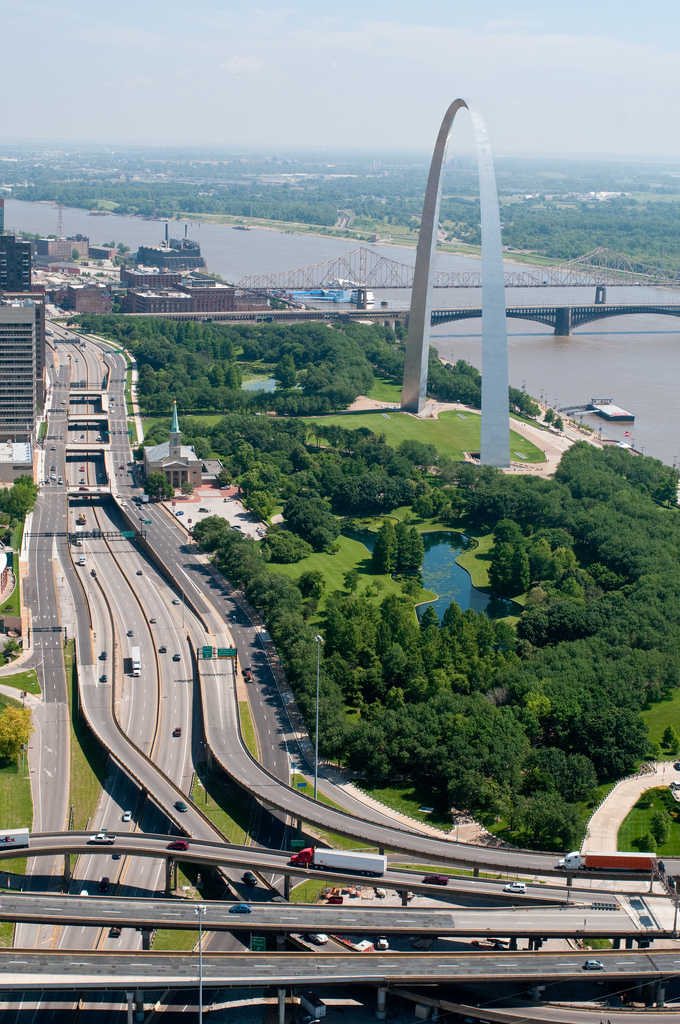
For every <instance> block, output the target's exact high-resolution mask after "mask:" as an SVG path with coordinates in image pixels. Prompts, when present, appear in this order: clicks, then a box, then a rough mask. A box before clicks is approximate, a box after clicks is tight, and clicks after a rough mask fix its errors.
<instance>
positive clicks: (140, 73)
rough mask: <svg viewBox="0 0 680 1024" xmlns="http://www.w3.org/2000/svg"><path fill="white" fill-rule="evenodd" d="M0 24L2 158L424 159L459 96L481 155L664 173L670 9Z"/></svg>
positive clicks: (178, 16)
mask: <svg viewBox="0 0 680 1024" xmlns="http://www.w3.org/2000/svg"><path fill="white" fill-rule="evenodd" d="M0 18H1V19H2V20H1V22H0V23H1V24H2V37H3V43H2V80H3V83H4V87H5V90H6V89H7V87H8V83H14V85H15V87H16V90H15V92H14V98H15V101H14V102H11V101H8V93H7V92H6V91H5V102H3V104H2V107H3V113H2V119H1V121H0V125H1V128H0V131H1V134H2V137H4V138H5V139H7V140H11V141H21V140H35V139H50V140H54V141H55V142H56V143H66V142H68V141H70V140H80V141H82V142H86V141H92V142H105V141H112V142H150V143H154V142H177V143H181V142H188V143H218V144H220V145H225V146H227V147H228V148H234V149H249V150H253V149H255V150H257V151H258V152H262V153H263V154H266V153H268V152H269V151H279V152H281V151H285V150H287V149H291V150H292V149H295V148H300V147H304V148H310V147H314V148H318V147H319V146H329V147H332V148H333V149H336V150H337V149H339V148H345V147H351V148H358V149H367V148H369V149H373V148H374V149H375V150H376V152H378V151H380V150H383V149H392V150H394V149H406V148H413V149H418V150H430V149H431V148H432V145H433V142H434V138H435V135H436V132H437V128H438V124H439V122H440V120H441V117H442V115H443V113H444V111H445V110H446V107H447V106H448V104H449V102H450V101H451V100H452V99H455V97H457V96H461V95H462V96H466V97H470V98H472V99H474V100H475V102H476V103H477V105H478V106H479V107H480V109H481V110H482V113H483V115H484V116H485V118H486V121H487V125H488V128H489V133H490V136H491V142H492V146H493V148H494V150H495V152H496V153H503V152H506V153H509V152H518V153H534V152H559V153H565V152H573V153H579V154H603V155H612V154H616V155H618V154H626V155H633V156H636V155H638V156H646V155H662V156H664V155H665V156H673V157H680V134H679V132H678V123H679V116H678V111H679V110H680V102H679V101H680V31H679V29H680V3H679V2H678V0H656V2H655V3H653V4H640V3H638V2H635V3H633V2H632V0H568V2H561V3H557V2H555V0H540V2H539V0H514V2H508V0H466V2H465V3H463V2H461V0H420V2H419V0H368V2H366V0H343V2H342V3H338V2H336V3H320V2H319V0H313V2H312V0H301V2H298V3H295V2H291V3H286V0H281V2H280V3H277V2H273V0H260V2H259V3H258V2H257V0H255V2H254V3H253V5H252V6H248V5H247V4H246V3H244V2H242V0H240V2H238V3H236V2H234V0H224V2H221V0H115V3H103V2H101V0H60V2H59V3H54V2H52V0H50V2H49V3H40V2H33V0H0ZM458 138H459V140H460V145H461V146H462V145H464V146H465V148H468V147H469V137H468V133H467V130H460V129H459V130H458ZM456 146H457V143H456V139H455V137H454V140H453V143H452V150H455V148H456Z"/></svg>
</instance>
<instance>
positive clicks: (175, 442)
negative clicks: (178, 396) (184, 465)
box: [170, 402, 182, 455]
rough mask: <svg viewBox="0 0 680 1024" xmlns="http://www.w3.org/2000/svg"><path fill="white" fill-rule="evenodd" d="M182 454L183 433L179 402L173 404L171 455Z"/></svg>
mask: <svg viewBox="0 0 680 1024" xmlns="http://www.w3.org/2000/svg"><path fill="white" fill-rule="evenodd" d="M181 453H182V432H181V430H180V429H179V416H178V415H177V402H173V403H172V423H171V425H170V455H181Z"/></svg>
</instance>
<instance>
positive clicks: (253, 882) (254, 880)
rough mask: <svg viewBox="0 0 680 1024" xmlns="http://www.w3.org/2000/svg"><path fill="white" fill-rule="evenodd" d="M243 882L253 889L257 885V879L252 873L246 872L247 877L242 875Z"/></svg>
mask: <svg viewBox="0 0 680 1024" xmlns="http://www.w3.org/2000/svg"><path fill="white" fill-rule="evenodd" d="M241 881H242V882H243V884H244V885H249V886H250V887H251V888H254V887H255V886H256V885H257V878H256V877H255V875H254V874H253V873H252V871H246V873H245V875H241Z"/></svg>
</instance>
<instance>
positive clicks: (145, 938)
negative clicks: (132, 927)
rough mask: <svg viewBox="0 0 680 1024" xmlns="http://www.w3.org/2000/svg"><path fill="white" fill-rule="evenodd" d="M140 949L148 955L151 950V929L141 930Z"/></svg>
mask: <svg viewBox="0 0 680 1024" xmlns="http://www.w3.org/2000/svg"><path fill="white" fill-rule="evenodd" d="M142 949H143V950H144V952H145V953H148V952H149V950H150V949H151V929H150V928H142Z"/></svg>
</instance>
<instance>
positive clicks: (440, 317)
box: [431, 302, 680, 337]
mask: <svg viewBox="0 0 680 1024" xmlns="http://www.w3.org/2000/svg"><path fill="white" fill-rule="evenodd" d="M641 313H646V314H649V313H651V314H654V315H656V316H680V303H674V302H671V303H666V304H651V303H617V304H612V305H603V304H602V303H592V304H588V305H580V306H507V307H506V310H505V315H506V317H507V318H508V319H510V320H533V321H535V322H536V323H539V324H547V326H548V327H553V328H554V330H555V334H556V335H557V336H558V337H568V336H569V335H570V334H571V332H572V330H573V329H574V328H576V327H584V326H585V325H586V324H591V323H594V322H595V321H596V320H607V319H609V318H610V317H613V316H631V315H639V314H641ZM481 315H482V310H481V307H475V308H473V307H469V306H467V307H465V306H463V307H460V308H459V309H433V310H432V318H431V324H432V326H433V327H434V326H435V325H436V324H448V323H453V322H454V321H456V320H470V319H473V318H475V317H481Z"/></svg>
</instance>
